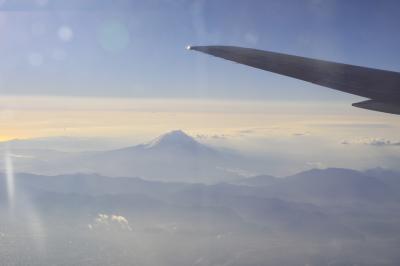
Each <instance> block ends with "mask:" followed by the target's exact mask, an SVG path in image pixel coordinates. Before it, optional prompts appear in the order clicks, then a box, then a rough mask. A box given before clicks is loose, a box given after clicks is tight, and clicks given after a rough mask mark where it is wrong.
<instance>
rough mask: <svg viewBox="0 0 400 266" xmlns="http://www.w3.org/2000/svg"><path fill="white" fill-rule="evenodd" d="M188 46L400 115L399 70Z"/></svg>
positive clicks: (369, 107)
mask: <svg viewBox="0 0 400 266" xmlns="http://www.w3.org/2000/svg"><path fill="white" fill-rule="evenodd" d="M188 49H189V50H195V51H199V52H203V53H206V54H210V55H213V56H216V57H220V58H224V59H226V60H230V61H233V62H236V63H240V64H244V65H248V66H251V67H255V68H259V69H262V70H266V71H270V72H273V73H277V74H281V75H285V76H289V77H292V78H296V79H300V80H303V81H307V82H311V83H314V84H318V85H321V86H324V87H328V88H332V89H335V90H339V91H343V92H347V93H351V94H354V95H358V96H362V97H366V98H369V99H371V100H368V101H364V102H360V103H355V104H353V106H355V107H359V108H364V109H369V110H374V111H380V112H386V113H392V114H400V73H398V72H393V71H387V70H380V69H373V68H367V67H361V66H354V65H348V64H342V63H335V62H329V61H324V60H318V59H312V58H306V57H300V56H293V55H287V54H281V53H274V52H268V51H262V50H257V49H250V48H242V47H235V46H189V47H188Z"/></svg>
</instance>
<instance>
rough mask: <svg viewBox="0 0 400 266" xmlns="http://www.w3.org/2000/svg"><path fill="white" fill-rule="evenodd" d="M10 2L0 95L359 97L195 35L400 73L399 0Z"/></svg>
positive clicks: (1, 20)
mask: <svg viewBox="0 0 400 266" xmlns="http://www.w3.org/2000/svg"><path fill="white" fill-rule="evenodd" d="M0 2H2V5H1V6H0V9H1V10H2V11H1V13H0V34H1V42H0V56H1V58H2V60H1V61H0V70H1V72H0V73H1V74H0V85H1V86H0V94H11V95H57V96H113V97H135V98H137V97H146V98H164V97H166V98H211V99H221V98H223V99H243V98H245V99H268V100H293V101H304V100H307V101H310V100H311V101H313V100H329V101H333V100H339V101H349V102H351V101H354V100H358V98H356V97H355V96H351V95H347V94H343V93H340V92H336V91H331V90H328V89H325V88H322V87H318V86H315V85H311V84H307V83H304V82H301V81H297V80H292V79H289V78H286V77H282V76H278V75H275V74H270V73H267V72H263V71H260V70H255V69H251V68H247V67H245V66H240V65H237V64H233V63H230V62H226V61H223V60H219V59H216V58H212V57H208V56H206V55H203V54H197V53H193V52H189V51H186V50H185V49H184V48H185V46H186V45H188V44H192V45H205V44H224V45H238V46H246V47H255V48H259V49H265V50H271V51H277V52H285V53H290V54H296V55H302V56H310V57H315V58H322V59H328V60H333V61H339V62H346V63H352V64H358V65H364V66H369V67H376V68H383V69H390V70H400V53H398V47H400V36H399V35H398V27H399V24H400V18H399V17H398V14H399V11H400V3H398V1H322V0H307V1H300V0H299V1H289V0H288V1H282V0H279V1H256V0H254V1H228V0H221V1H185V0H180V1H179V0H178V1H172V0H171V1H168V0H153V1H92V0H85V1H55V0H53V1H51V0H47V1H46V0H30V1H28V0H26V1H9V0H8V1H7V0H6V1H4V0H3V1H0Z"/></svg>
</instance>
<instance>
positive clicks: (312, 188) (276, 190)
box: [265, 168, 398, 204]
mask: <svg viewBox="0 0 400 266" xmlns="http://www.w3.org/2000/svg"><path fill="white" fill-rule="evenodd" d="M265 189H266V191H267V192H266V193H269V194H271V195H273V196H278V197H283V198H291V199H295V200H300V201H305V202H318V203H330V204H341V203H343V202H363V201H368V202H376V203H378V202H382V201H388V200H389V201H391V200H395V199H397V198H398V196H397V193H396V192H395V191H394V190H393V189H392V188H391V187H390V186H388V185H387V184H385V183H384V182H382V181H381V180H379V179H378V178H376V177H372V176H369V175H367V174H365V173H363V172H359V171H355V170H350V169H341V168H327V169H312V170H308V171H304V172H301V173H298V174H296V175H293V176H288V177H285V178H280V179H278V181H277V182H275V183H274V184H273V185H271V186H267V187H266V188H265Z"/></svg>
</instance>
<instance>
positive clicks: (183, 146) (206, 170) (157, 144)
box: [80, 130, 243, 182]
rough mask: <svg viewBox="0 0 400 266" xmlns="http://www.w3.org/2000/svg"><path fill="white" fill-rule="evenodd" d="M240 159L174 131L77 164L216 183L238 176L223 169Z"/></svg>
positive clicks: (115, 173) (113, 172) (92, 169)
mask: <svg viewBox="0 0 400 266" xmlns="http://www.w3.org/2000/svg"><path fill="white" fill-rule="evenodd" d="M240 159H242V158H239V156H238V155H234V154H231V153H228V152H226V151H219V150H217V149H214V148H212V147H209V146H207V145H205V144H202V143H200V142H198V141H196V140H195V139H194V138H192V137H190V136H189V135H187V134H186V133H184V132H183V131H181V130H175V131H171V132H168V133H166V134H164V135H161V136H160V137H158V138H156V139H154V140H152V141H150V142H147V143H144V144H140V145H136V146H132V147H127V148H123V149H117V150H111V151H106V152H102V153H97V154H95V155H90V156H88V157H86V158H84V159H83V160H82V161H81V162H80V164H81V165H82V166H84V168H83V169H82V171H85V172H95V173H100V174H104V175H110V176H139V177H142V178H146V179H154V180H168V181H189V182H218V181H225V180H229V179H231V178H237V177H238V175H237V174H234V173H232V172H231V171H227V170H225V169H230V168H232V167H234V166H235V167H237V163H238V161H239V160H240ZM242 161H243V160H242Z"/></svg>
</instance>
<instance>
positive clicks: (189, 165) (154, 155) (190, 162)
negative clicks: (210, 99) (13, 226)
mask: <svg viewBox="0 0 400 266" xmlns="http://www.w3.org/2000/svg"><path fill="white" fill-rule="evenodd" d="M57 141H58V140H57V139H56V138H51V139H50V140H45V139H38V140H32V142H30V141H29V140H23V141H19V140H14V141H12V142H10V143H3V147H2V146H1V145H0V149H1V148H3V152H5V153H6V154H8V156H9V157H10V158H11V160H12V162H13V164H14V169H15V171H16V172H26V173H34V174H39V175H60V174H64V175H65V174H68V175H74V174H75V173H86V174H98V175H104V176H112V177H140V178H142V179H145V180H154V181H168V182H172V181H173V182H190V183H209V184H210V183H218V182H228V183H231V184H235V185H246V186H255V187H267V186H268V187H271V188H272V187H273V191H271V192H270V193H279V191H280V187H285V191H286V193H289V192H288V191H289V189H288V186H289V184H290V185H291V186H292V187H293V189H292V191H293V192H291V193H290V194H291V195H294V194H296V196H299V195H300V193H301V192H300V191H304V193H303V195H302V196H303V198H304V199H305V198H307V197H314V196H315V195H314V194H315V193H317V191H318V193H322V194H324V195H325V197H328V196H329V195H334V196H337V195H341V194H343V196H345V194H346V193H347V192H348V190H349V189H352V188H354V189H355V190H354V191H352V192H354V193H355V192H356V191H357V189H359V190H362V191H363V192H362V193H367V194H368V193H369V192H368V189H367V188H363V189H361V187H362V186H368V187H374V188H375V189H377V188H380V189H381V191H384V190H385V189H384V188H383V187H382V185H380V184H379V183H377V180H381V179H385V183H386V184H387V185H388V186H389V187H391V188H394V187H396V188H399V187H400V186H399V184H398V182H397V175H398V173H396V172H394V171H388V170H385V169H380V168H376V169H372V170H368V171H366V172H357V171H352V170H344V169H333V168H332V169H328V170H317V169H314V170H311V171H309V172H303V173H300V174H298V175H296V176H293V177H292V178H293V180H294V181H292V182H288V181H287V180H289V178H285V179H279V178H275V177H273V176H268V175H259V176H253V177H247V176H243V173H244V172H247V173H249V172H253V173H260V172H261V173H262V172H263V169H265V165H266V164H267V162H265V161H262V160H257V159H255V158H248V157H246V156H243V155H241V154H239V153H238V152H234V151H228V150H222V149H216V148H213V147H210V146H208V145H205V144H203V143H200V142H198V141H197V140H195V139H194V138H192V137H191V136H189V135H187V134H186V133H184V132H183V131H181V130H175V131H171V132H168V133H166V134H163V135H161V136H159V137H158V138H155V139H154V140H152V141H150V142H147V143H143V144H139V145H136V146H130V147H126V148H120V149H112V150H107V151H85V152H66V151H58V150H51V149H45V148H46V145H44V143H50V142H51V143H53V144H54V143H58V142H57ZM72 141H73V140H72V139H71V138H61V142H60V143H61V144H62V145H64V146H68V143H71V142H72ZM91 145H94V142H91ZM6 146H9V147H8V149H6ZM50 146H52V145H50ZM53 146H54V145H53ZM1 159H2V158H0V160H1ZM1 166H4V163H2V164H0V167H1ZM320 171H323V172H322V175H323V176H324V179H323V180H322V179H321V178H319V175H321V173H320ZM365 175H366V176H369V177H375V178H374V179H371V178H369V179H365V178H363V177H364V176H365ZM339 180H340V182H344V183H346V184H347V185H346V186H344V187H341V186H338V187H336V185H337V182H339ZM366 180H368V182H369V183H368V184H367V183H366ZM296 182H299V184H297V183H296ZM309 183H312V184H313V186H308V184H309ZM304 184H307V185H304ZM271 190H272V189H271ZM362 193H361V192H360V194H359V196H360V197H361V196H362ZM374 193H376V194H374V197H376V199H378V198H379V197H380V196H379V195H378V193H377V192H374ZM381 193H383V192H381ZM288 196H289V195H288ZM368 196H370V197H372V195H369V194H368ZM338 200H339V199H338Z"/></svg>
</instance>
